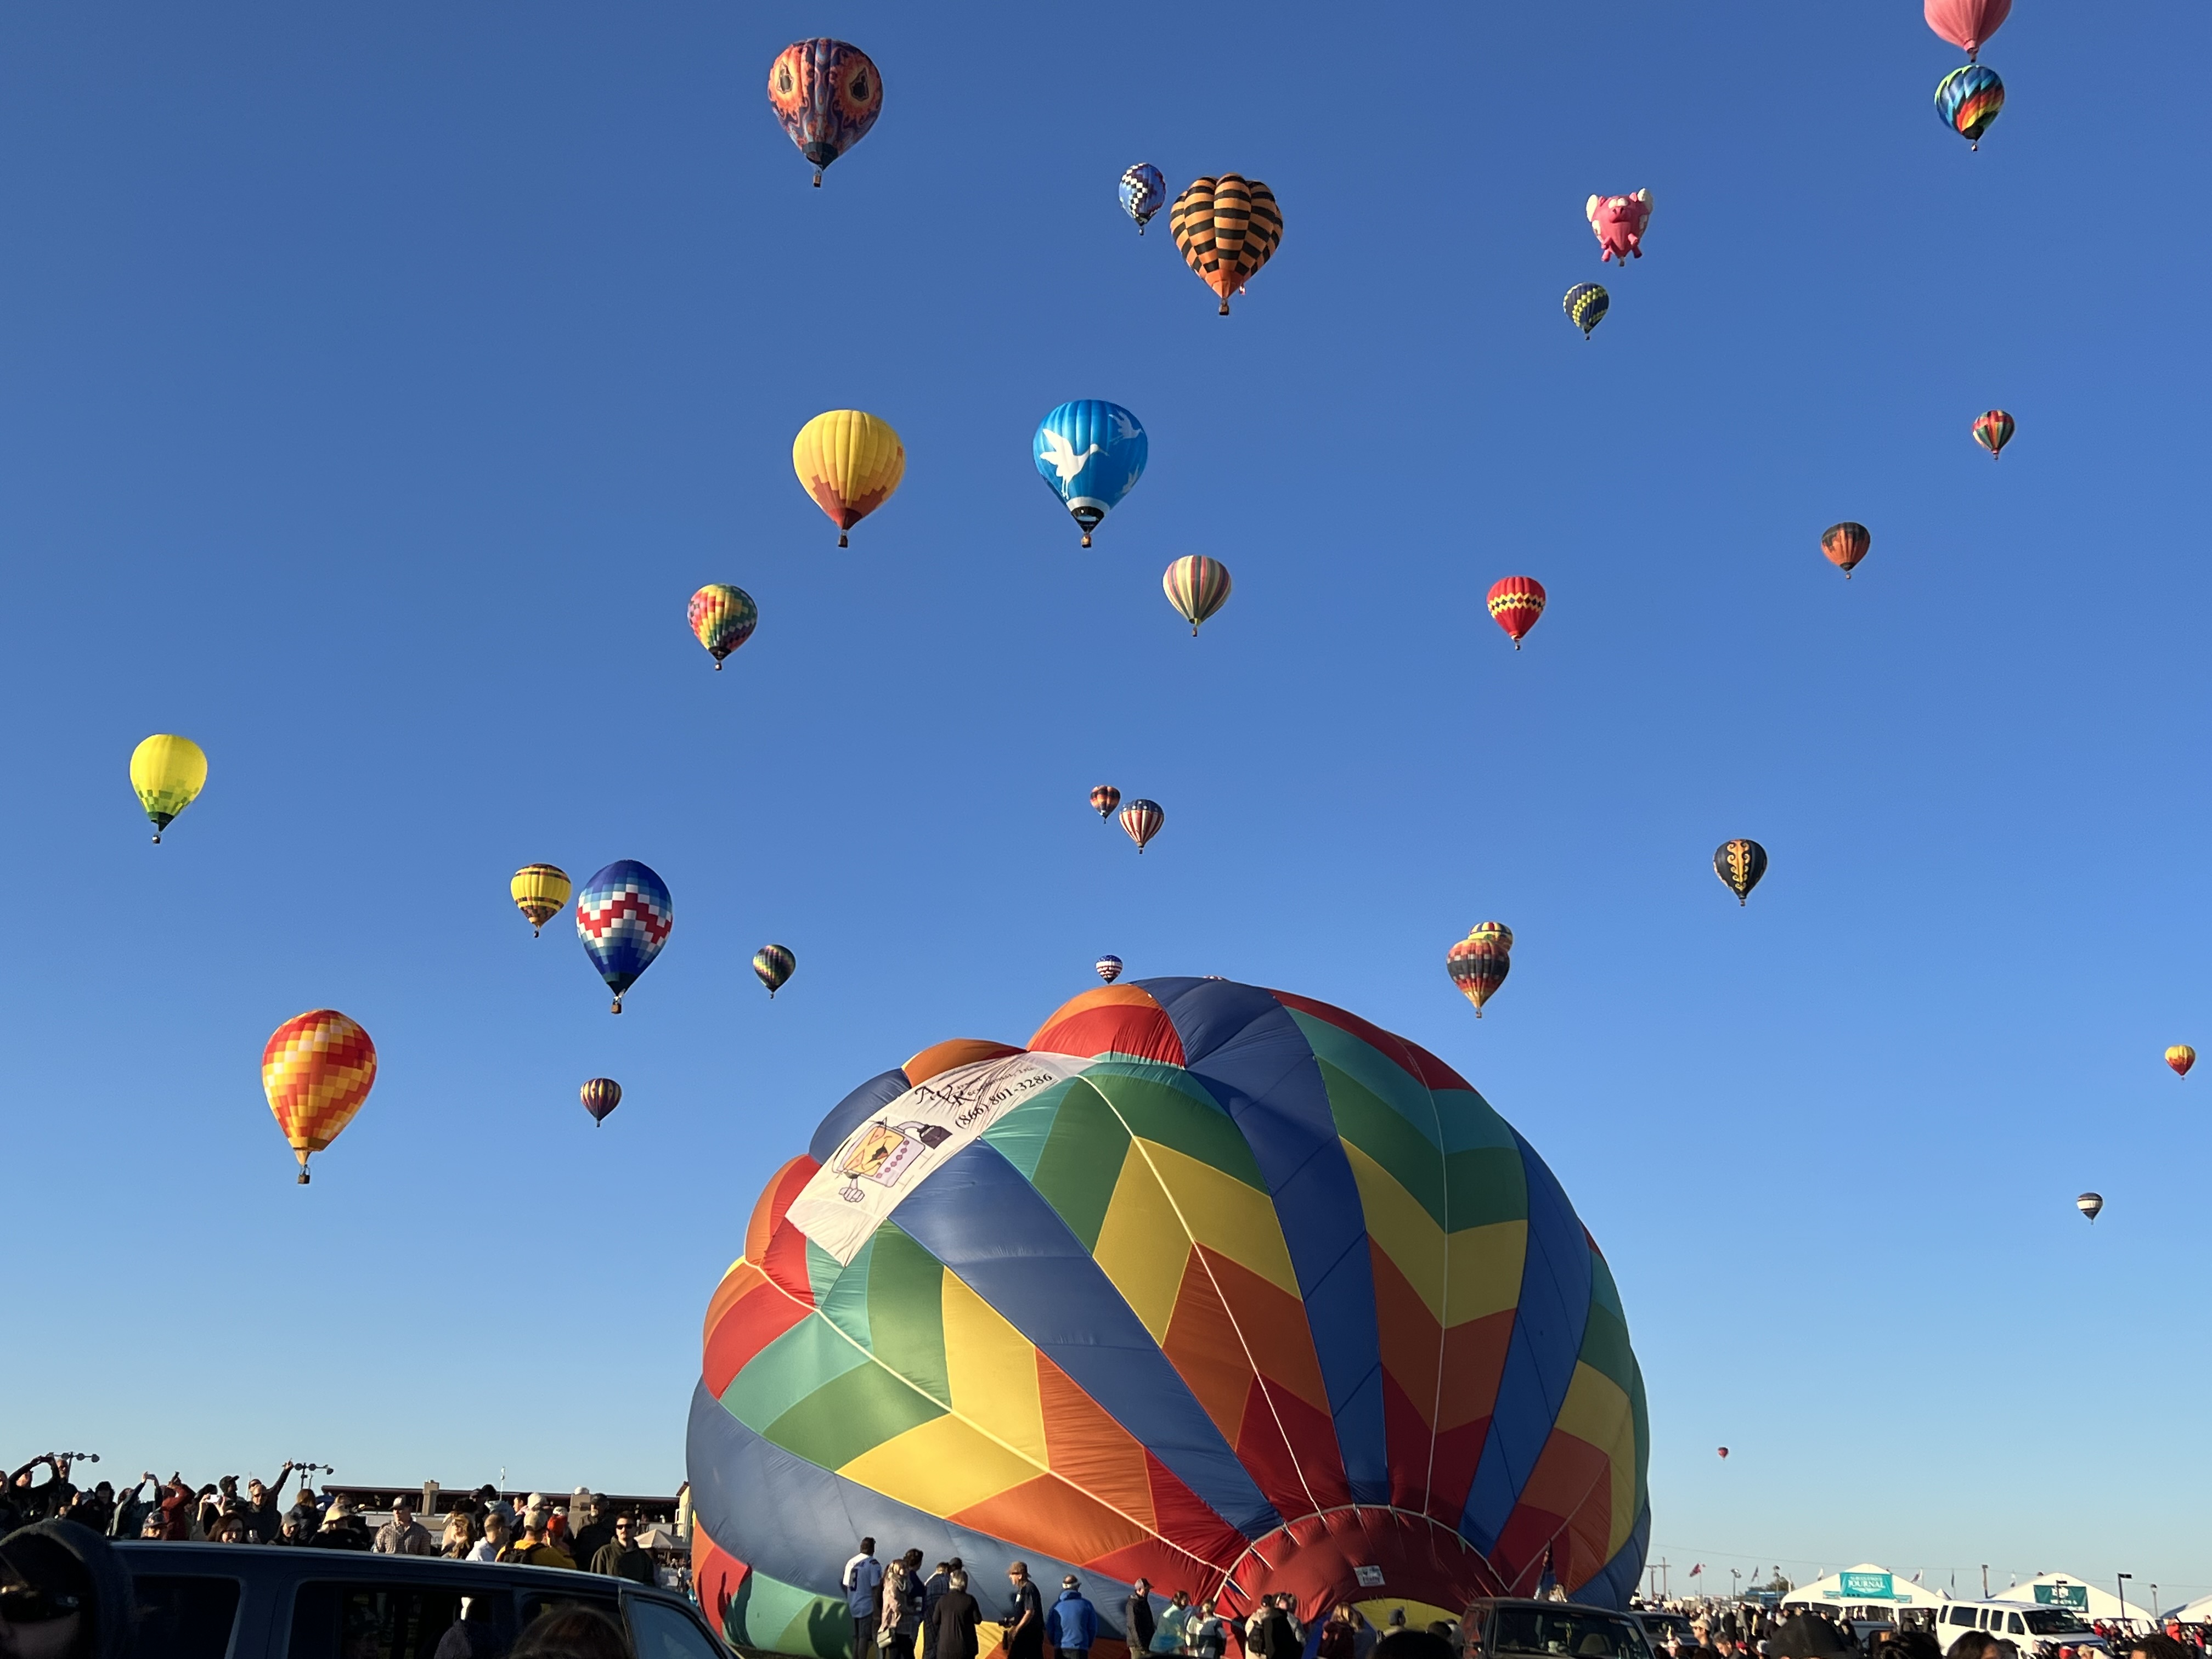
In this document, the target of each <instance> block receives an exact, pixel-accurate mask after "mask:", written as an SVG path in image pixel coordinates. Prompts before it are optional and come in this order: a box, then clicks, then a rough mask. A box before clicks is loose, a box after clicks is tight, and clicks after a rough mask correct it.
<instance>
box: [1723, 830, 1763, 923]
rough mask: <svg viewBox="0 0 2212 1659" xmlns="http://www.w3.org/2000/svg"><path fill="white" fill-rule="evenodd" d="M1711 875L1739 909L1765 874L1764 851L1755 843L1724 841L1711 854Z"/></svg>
mask: <svg viewBox="0 0 2212 1659" xmlns="http://www.w3.org/2000/svg"><path fill="white" fill-rule="evenodd" d="M1713 873H1714V874H1715V875H1717V876H1718V877H1719V878H1721V884H1722V885H1723V886H1724V887H1726V888H1727V889H1728V890H1729V892H1731V893H1734V894H1735V902H1736V905H1737V908H1742V906H1743V905H1744V903H1745V902H1747V901H1748V900H1749V899H1750V897H1751V890H1752V889H1753V888H1754V887H1756V886H1758V885H1759V878H1760V877H1761V876H1763V875H1765V873H1766V849H1765V848H1764V847H1761V846H1760V845H1759V843H1758V842H1755V841H1724V842H1722V843H1721V844H1720V846H1719V847H1718V848H1716V849H1715V850H1714V852H1713Z"/></svg>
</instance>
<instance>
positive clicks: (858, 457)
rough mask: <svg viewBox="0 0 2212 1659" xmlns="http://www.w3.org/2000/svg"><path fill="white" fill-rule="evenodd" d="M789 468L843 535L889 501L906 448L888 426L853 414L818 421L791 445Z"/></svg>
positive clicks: (838, 412)
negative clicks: (795, 473) (797, 475)
mask: <svg viewBox="0 0 2212 1659" xmlns="http://www.w3.org/2000/svg"><path fill="white" fill-rule="evenodd" d="M791 465H792V468H793V471H796V472H797V473H798V474H799V483H802V484H804V485H805V486H806V493H807V494H808V495H811V496H813V497H814V502H815V505H816V506H817V507H820V508H821V509H822V510H823V512H824V513H828V514H829V518H830V521H831V522H832V523H834V524H835V525H836V526H837V545H838V546H840V547H843V546H845V545H847V542H846V538H845V532H847V531H848V530H850V529H851V528H852V527H853V526H854V525H856V524H858V523H860V520H863V519H865V518H866V517H867V516H868V514H869V513H872V512H874V511H875V510H876V509H877V508H878V507H881V506H882V505H883V504H884V502H885V501H889V500H890V498H891V492H892V491H893V490H894V489H897V488H898V487H899V480H900V479H901V478H903V477H906V446H905V445H903V444H902V443H900V442H899V435H898V434H897V433H896V432H894V431H892V430H891V426H890V422H889V421H882V420H878V419H877V418H876V417H875V416H872V415H866V414H863V413H861V411H860V410H857V409H833V410H829V412H828V413H827V414H823V415H817V416H815V417H814V418H813V419H812V420H811V421H809V422H807V423H806V424H805V426H802V427H801V428H799V435H798V436H797V437H796V438H794V439H793V440H792V441H791Z"/></svg>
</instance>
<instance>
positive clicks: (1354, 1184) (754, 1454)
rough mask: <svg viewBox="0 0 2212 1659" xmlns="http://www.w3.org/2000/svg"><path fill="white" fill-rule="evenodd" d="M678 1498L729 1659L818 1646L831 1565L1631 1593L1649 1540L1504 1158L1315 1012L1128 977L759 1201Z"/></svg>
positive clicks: (720, 1307)
mask: <svg viewBox="0 0 2212 1659" xmlns="http://www.w3.org/2000/svg"><path fill="white" fill-rule="evenodd" d="M1647 1420H1648V1419H1647V1414H1646V1411H1645V1407H1644V1386H1643V1381H1642V1376H1641V1373H1640V1370H1639V1369H1638V1364H1637V1361H1636V1357H1635V1353H1634V1351H1633V1348H1632V1344H1631V1342H1630V1340H1629V1329H1628V1325H1627V1322H1626V1316H1625V1314H1624V1312H1623V1310H1622V1302H1621V1297H1620V1291H1619V1289H1618V1287H1617V1285H1616V1284H1615V1281H1614V1279H1613V1273H1612V1272H1611V1270H1610V1269H1609V1268H1608V1267H1607V1263H1606V1260H1605V1257H1604V1256H1603V1255H1601V1253H1600V1251H1599V1249H1598V1246H1597V1244H1596V1243H1595V1242H1593V1239H1592V1237H1591V1234H1590V1232H1589V1231H1588V1230H1587V1229H1586V1228H1585V1225H1584V1218H1581V1217H1578V1216H1577V1214H1576V1212H1575V1211H1574V1208H1573V1206H1572V1205H1571V1202H1570V1200H1569V1199H1568V1196H1567V1194H1565V1191H1564V1190H1563V1188H1562V1187H1561V1185H1560V1183H1559V1181H1558V1179H1557V1178H1556V1177H1555V1176H1553V1173H1552V1171H1551V1170H1549V1169H1548V1168H1547V1166H1546V1165H1545V1164H1544V1162H1543V1161H1542V1159H1541V1158H1540V1157H1539V1156H1538V1154H1537V1152H1536V1151H1535V1150H1534V1147H1532V1146H1530V1145H1529V1143H1528V1140H1527V1139H1524V1138H1523V1137H1522V1135H1521V1134H1519V1133H1516V1131H1515V1130H1514V1128H1513V1127H1511V1126H1510V1125H1509V1124H1507V1123H1506V1122H1505V1121H1504V1120H1503V1119H1502V1118H1500V1117H1499V1116H1498V1114H1497V1113H1496V1112H1495V1111H1493V1110H1492V1109H1491V1107H1490V1106H1489V1104H1488V1103H1486V1102H1485V1101H1484V1099H1483V1097H1481V1096H1480V1094H1478V1093H1476V1092H1475V1091H1474V1089H1473V1088H1472V1087H1470V1086H1469V1085H1468V1083H1467V1082H1466V1081H1465V1080H1464V1079H1462V1078H1461V1077H1460V1076H1458V1074H1457V1073H1455V1072H1454V1071H1453V1070H1452V1069H1451V1068H1450V1067H1449V1066H1446V1065H1445V1064H1444V1063H1443V1061H1441V1060H1438V1059H1437V1058H1436V1057H1435V1056H1434V1055H1432V1054H1429V1053H1427V1052H1426V1051H1425V1050H1424V1049H1422V1048H1420V1047H1419V1046H1418V1045H1417V1044H1415V1043H1413V1042H1408V1041H1407V1040H1405V1039H1404V1038H1401V1037H1398V1036H1393V1035H1391V1034H1390V1033H1389V1032H1388V1031H1385V1030H1381V1029H1380V1028H1378V1027H1376V1026H1375V1025H1372V1024H1369V1023H1367V1022H1366V1021H1365V1020H1363V1019H1360V1018H1357V1017H1356V1016H1354V1015H1352V1014H1350V1013H1346V1012H1343V1011H1342V1010H1340V1009H1337V1008H1334V1007H1331V1006H1328V1004H1326V1003H1322V1002H1318V1001H1315V1000H1311V999H1310V998H1307V997H1303V996H1297V995H1294V994H1291V993H1288V992H1279V991H1269V990H1264V989H1261V988H1260V987H1256V986H1251V985H1243V984H1237V983H1236V982H1234V981H1229V980H1215V979H1196V978H1177V979H1147V980H1142V981H1135V982H1133V983H1128V984H1121V985H1112V986H1104V987H1095V988H1093V989H1091V990H1090V991H1088V992H1085V994H1082V995H1080V996H1079V997H1077V998H1075V999H1074V1000H1072V1001H1070V1002H1068V1003H1067V1004H1066V1005H1065V1006H1062V1007H1061V1008H1060V1009H1059V1010H1058V1011H1057V1012H1054V1014H1053V1015H1052V1016H1051V1017H1050V1018H1048V1019H1047V1020H1046V1022H1045V1024H1044V1026H1043V1028H1042V1030H1039V1031H1038V1032H1037V1033H1036V1035H1035V1036H1033V1037H1032V1038H1031V1039H1030V1043H1029V1047H1028V1048H1027V1049H1026V1050H1024V1049H1021V1048H1014V1047H1012V1045H1010V1044H1006V1043H1003V1042H978V1041H973V1040H966V1041H958V1042H945V1043H940V1044H939V1045H937V1046H936V1047H934V1048H928V1049H925V1050H923V1051H922V1052H921V1054H916V1055H915V1056H914V1057H913V1058H912V1059H911V1060H908V1061H907V1062H906V1064H905V1065H904V1066H899V1067H896V1068H894V1069H891V1070H889V1071H886V1072H884V1073H882V1074H880V1075H879V1076H878V1077H876V1078H874V1079H872V1080H871V1081H869V1082H867V1083H865V1084H863V1085H860V1087H859V1088H857V1089H855V1090H854V1091H853V1092H852V1093H851V1094H850V1095H848V1096H847V1097H846V1098H845V1099H844V1100H843V1101H842V1103H839V1104H838V1105H837V1106H836V1107H835V1108H834V1109H832V1110H831V1111H830V1112H829V1115H827V1116H826V1117H825V1118H824V1119H823V1121H822V1123H821V1126H820V1127H819V1128H817V1130H816V1131H815V1133H814V1136H813V1139H812V1142H811V1146H810V1147H809V1148H808V1149H807V1151H806V1152H805V1153H804V1154H802V1155H801V1156H799V1157H797V1158H793V1159H792V1160H791V1161H790V1162H789V1163H787V1164H785V1165H784V1166H783V1167H782V1168H781V1170H778V1171H777V1172H776V1173H775V1176H772V1177H771V1178H770V1179H769V1182H767V1184H766V1187H765V1188H764V1190H763V1192H762V1194H761V1197H760V1200H759V1202H758V1203H757V1206H755V1207H754V1209H753V1212H752V1216H751V1219H750V1225H747V1227H746V1228H745V1230H744V1253H743V1255H741V1256H740V1257H739V1258H738V1261H736V1262H735V1263H734V1264H733V1265H732V1267H730V1269H729V1271H728V1272H727V1273H726V1274H725V1276H724V1278H723V1279H722V1282H721V1284H720V1286H719V1287H718V1288H717V1289H716V1290H715V1291H714V1296H713V1298H712V1300H711V1301H710V1303H709V1304H708V1309H707V1313H706V1319H705V1328H704V1331H703V1340H702V1364H701V1375H700V1380H699V1386H698V1388H697V1389H696V1391H695V1393H694V1395H693V1398H692V1408H691V1419H690V1432H689V1435H688V1437H687V1441H688V1443H687V1455H686V1462H687V1468H686V1470H685V1473H686V1475H687V1476H688V1478H689V1480H690V1490H691V1494H692V1498H693V1502H694V1504H695V1506H696V1524H695V1527H694V1529H693V1534H692V1552H693V1553H692V1562H693V1578H694V1583H695V1584H696V1588H697V1591H698V1594H699V1600H700V1604H701V1606H702V1608H704V1610H705V1611H706V1613H707V1615H708V1618H709V1619H710V1620H712V1621H713V1622H714V1625H715V1626H716V1628H717V1630H718V1631H719V1632H720V1635H721V1637H722V1638H723V1639H724V1640H725V1641H726V1642H728V1643H730V1644H734V1645H737V1646H738V1647H741V1648H742V1649H744V1650H747V1651H759V1652H766V1653H775V1654H792V1655H799V1656H806V1659H817V1656H828V1655H832V1654H838V1653H842V1652H843V1651H844V1650H845V1648H844V1644H845V1643H846V1641H847V1640H848V1633H849V1632H850V1630H851V1625H850V1623H849V1621H848V1615H847V1613H845V1597H844V1591H843V1589H842V1586H841V1584H840V1583H839V1569H840V1567H841V1566H842V1564H843V1562H844V1561H845V1559H847V1558H848V1556H849V1555H851V1553H852V1551H853V1539H854V1536H856V1535H859V1534H872V1535H874V1536H875V1537H878V1538H881V1539H890V1540H892V1541H894V1546H893V1547H899V1544H901V1543H902V1542H903V1541H905V1540H908V1539H911V1540H913V1541H915V1543H916V1544H918V1545H923V1546H926V1547H927V1549H928V1551H929V1553H930V1554H931V1555H932V1556H933V1557H938V1558H942V1557H949V1556H952V1555H959V1556H961V1557H963V1559H966V1560H968V1561H969V1562H970V1563H975V1562H988V1563H1000V1562H1005V1561H1008V1560H1012V1559H1022V1560H1025V1561H1026V1562H1027V1563H1028V1564H1029V1568H1030V1574H1031V1576H1032V1577H1034V1578H1035V1579H1036V1581H1037V1582H1038V1583H1044V1584H1052V1583H1058V1582H1059V1581H1060V1578H1062V1577H1066V1576H1069V1575H1074V1576H1079V1577H1080V1578H1081V1579H1082V1582H1083V1587H1084V1593H1085V1595H1087V1596H1088V1597H1089V1598H1090V1599H1091V1602H1092V1603H1093V1605H1094V1606H1095V1607H1097V1613H1098V1622H1099V1631H1098V1638H1099V1639H1098V1643H1097V1646H1098V1648H1101V1649H1104V1648H1107V1647H1109V1644H1111V1645H1113V1646H1116V1647H1118V1646H1119V1644H1120V1643H1121V1640H1122V1638H1124V1636H1125V1635H1126V1632H1125V1631H1124V1630H1123V1628H1122V1626H1121V1612H1122V1607H1123V1606H1124V1601H1125V1598H1126V1597H1127V1595H1129V1594H1130V1593H1131V1589H1130V1585H1131V1581H1133V1580H1134V1579H1135V1578H1137V1577H1139V1576H1143V1577H1149V1578H1150V1579H1151V1580H1152V1582H1153V1583H1156V1584H1158V1585H1161V1586H1163V1587H1165V1586H1168V1585H1174V1586H1176V1587H1178V1588H1183V1589H1188V1590H1190V1591H1191V1593H1192V1595H1194V1596H1195V1597H1196V1598H1198V1599H1200V1600H1201V1601H1203V1600H1205V1599H1207V1598H1209V1597H1215V1596H1218V1597H1220V1598H1221V1599H1222V1601H1223V1602H1224V1604H1225V1605H1224V1607H1223V1609H1222V1611H1223V1612H1224V1613H1225V1614H1226V1615H1228V1616H1229V1617H1230V1618H1231V1620H1241V1619H1242V1617H1243V1616H1244V1615H1246V1614H1248V1613H1250V1612H1251V1611H1252V1610H1253V1609H1254V1607H1255V1605H1256V1603H1257V1602H1258V1601H1260V1600H1261V1598H1264V1597H1267V1596H1269V1595H1273V1594H1275V1593H1277V1592H1284V1591H1287V1592H1289V1593H1291V1595H1293V1596H1294V1597H1295V1598H1296V1601H1297V1607H1298V1611H1299V1612H1300V1613H1302V1614H1304V1615H1305V1616H1306V1617H1308V1618H1310V1619H1314V1620H1318V1619H1320V1618H1322V1617H1324V1616H1325V1615H1326V1613H1327V1611H1328V1609H1329V1608H1330V1607H1333V1606H1334V1605H1335V1604H1336V1603H1337V1602H1340V1601H1360V1600H1372V1599H1374V1598H1376V1597H1377V1596H1379V1595H1383V1594H1384V1592H1383V1590H1379V1589H1371V1588H1366V1587H1365V1586H1369V1585H1372V1584H1373V1583H1374V1581H1375V1580H1376V1578H1380V1579H1381V1580H1382V1581H1383V1583H1384V1584H1385V1585H1386V1586H1387V1587H1388V1595H1389V1598H1390V1600H1391V1601H1392V1602H1393V1603H1394V1604H1395V1603H1397V1602H1399V1601H1404V1602H1406V1603H1409V1604H1415V1605H1418V1604H1424V1603H1425V1604H1427V1605H1428V1606H1431V1607H1440V1608H1443V1609H1447V1610H1449V1609H1456V1608H1463V1607H1466V1606H1467V1605H1468V1601H1470V1600H1471V1599H1472V1598H1474V1597H1476V1596H1481V1595H1535V1594H1536V1593H1537V1590H1538V1587H1539V1585H1540V1584H1541V1583H1544V1582H1546V1581H1547V1578H1553V1579H1556V1581H1557V1582H1558V1583H1559V1586H1560V1588H1561V1589H1562V1590H1563V1591H1564V1592H1565V1593H1566V1594H1567V1595H1570V1596H1571V1598H1572V1599H1573V1600H1574V1601H1577V1602H1583V1603H1595V1604H1596V1605H1599V1606H1602V1607H1622V1606H1625V1605H1626V1601H1627V1599H1628V1597H1629V1595H1631V1594H1632V1592H1633V1591H1635V1590H1636V1589H1637V1588H1638V1578H1639V1575H1640V1573H1641V1571H1642V1568H1643V1561H1644V1549H1645V1542H1646V1540H1647V1538H1648V1537H1649V1530H1650V1523H1649V1520H1648V1516H1649V1515H1650V1504H1649V1502H1648V1499H1647V1495H1646V1491H1645V1483H1644V1473H1643V1471H1644V1463H1645V1460H1646V1456H1647V1452H1648V1446H1649V1436H1648V1431H1647V1430H1646V1428H1645V1427H1644V1425H1645V1424H1646V1422H1647Z"/></svg>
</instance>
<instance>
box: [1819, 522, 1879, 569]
mask: <svg viewBox="0 0 2212 1659" xmlns="http://www.w3.org/2000/svg"><path fill="white" fill-rule="evenodd" d="M1873 545H1874V532H1872V531H1870V530H1869V529H1868V528H1867V527H1866V526H1864V525H1863V524H1853V523H1852V522H1851V521H1850V520H1848V519H1846V520H1844V522H1843V523H1841V524H1832V525H1830V526H1828V527H1827V528H1826V530H1823V531H1822V532H1820V551H1821V552H1822V553H1824V554H1826V556H1827V559H1828V562H1829V563H1830V564H1832V565H1833V566H1835V567H1836V568H1837V569H1838V570H1840V571H1842V572H1843V573H1844V580H1845V581H1849V580H1850V579H1851V572H1852V571H1854V570H1856V569H1857V568H1858V562H1859V561H1860V560H1861V559H1863V558H1864V557H1866V556H1867V550H1869V548H1871V547H1872V546H1873Z"/></svg>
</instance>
